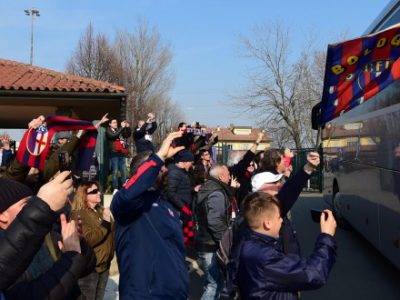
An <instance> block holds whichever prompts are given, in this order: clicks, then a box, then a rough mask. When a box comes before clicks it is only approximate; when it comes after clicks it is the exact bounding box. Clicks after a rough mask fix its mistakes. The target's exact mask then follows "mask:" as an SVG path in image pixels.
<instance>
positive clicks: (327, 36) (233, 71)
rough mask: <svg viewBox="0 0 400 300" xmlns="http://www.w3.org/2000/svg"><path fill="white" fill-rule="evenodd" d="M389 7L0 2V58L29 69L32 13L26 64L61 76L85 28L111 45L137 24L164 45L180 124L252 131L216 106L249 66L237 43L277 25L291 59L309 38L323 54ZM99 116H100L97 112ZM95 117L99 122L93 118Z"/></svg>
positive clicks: (241, 82) (362, 3)
mask: <svg viewBox="0 0 400 300" xmlns="http://www.w3.org/2000/svg"><path fill="white" fill-rule="evenodd" d="M388 2H389V1H383V0H381V1H379V0H353V1H348V0H335V1H324V0H304V1H295V0H290V1H289V0H280V1H272V0H269V1H268V0H246V1H245V0H201V1H200V0H198V1H194V0H121V1H118V0H116V1H104V0H80V1H77V0H68V1H67V0H64V1H61V0H36V1H33V0H31V1H28V0H0V37H1V42H0V57H1V58H5V59H11V60H16V61H20V62H26V63H28V62H29V53H30V52H29V51H30V28H31V27H30V24H31V23H30V18H29V17H27V16H25V14H24V9H28V8H31V7H35V8H37V9H39V11H40V14H41V16H40V17H39V18H38V19H37V20H36V21H35V49H34V64H35V65H38V66H42V67H46V68H49V69H54V70H59V71H64V69H65V64H66V61H67V59H68V58H69V57H70V55H71V53H72V52H73V50H74V49H75V47H76V45H77V42H78V39H79V37H80V36H81V34H82V32H84V30H85V29H86V27H87V25H88V24H89V22H91V23H92V25H93V27H94V29H95V30H96V31H99V32H104V33H106V34H108V35H109V36H110V38H113V36H114V32H115V30H116V29H127V30H133V28H134V26H135V25H136V23H137V18H138V17H141V18H144V19H146V20H147V21H148V23H149V24H150V25H151V26H156V27H157V29H158V30H159V32H160V34H161V36H162V39H163V40H164V41H165V42H168V43H170V44H171V46H172V49H173V53H174V59H173V64H172V68H173V70H174V71H175V74H176V83H175V86H174V88H173V90H172V91H171V98H172V99H173V100H175V101H177V102H178V103H179V104H180V105H181V106H182V109H183V112H184V113H185V115H186V120H185V121H187V122H191V121H194V120H196V121H200V122H201V123H205V124H208V125H210V126H215V125H220V126H226V125H229V124H231V123H233V124H236V125H254V124H253V122H254V118H252V117H250V116H243V115H237V114H235V113H233V112H232V111H231V110H230V109H229V107H226V104H224V103H223V101H225V100H227V98H228V94H229V93H233V92H235V91H238V90H240V89H241V87H244V86H246V80H245V77H244V73H245V70H246V66H248V65H249V64H250V62H249V61H248V60H246V59H244V58H242V57H241V55H240V54H241V51H240V44H239V35H245V36H248V35H250V34H251V31H252V29H253V28H254V26H255V25H257V24H265V23H269V22H276V21H280V22H281V23H283V24H285V25H287V26H288V27H289V28H291V31H292V43H291V48H292V55H293V58H295V57H296V54H297V53H299V52H300V51H301V49H302V47H304V37H305V36H307V32H308V31H310V30H313V31H314V32H315V33H316V34H317V37H318V38H317V42H316V44H317V46H319V48H321V49H325V48H326V46H327V44H328V43H333V42H337V41H336V40H335V39H336V38H337V37H338V36H339V35H340V33H342V32H347V35H348V37H357V36H360V35H362V33H363V32H364V30H365V29H366V28H367V27H368V25H369V24H370V23H371V22H372V21H373V20H374V19H375V17H376V16H377V15H378V14H379V12H380V11H381V10H382V9H383V8H384V7H385V6H386V4H387V3H388ZM101 113H102V112H101ZM101 113H100V114H101Z"/></svg>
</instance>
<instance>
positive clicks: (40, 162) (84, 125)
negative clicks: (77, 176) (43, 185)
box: [17, 116, 97, 171]
mask: <svg viewBox="0 0 400 300" xmlns="http://www.w3.org/2000/svg"><path fill="white" fill-rule="evenodd" d="M80 129H82V130H85V134H84V135H83V136H82V137H81V138H80V142H79V146H78V161H77V162H76V169H77V170H80V171H84V170H89V168H90V163H91V158H92V157H93V152H94V149H95V147H96V138H97V129H96V127H94V125H93V124H92V122H90V121H82V120H76V119H71V118H67V117H62V116H47V117H46V119H45V121H44V123H43V124H42V125H41V126H40V127H39V128H37V129H28V130H27V131H26V132H25V134H24V136H23V137H22V140H21V142H20V146H19V148H18V152H17V160H18V161H19V162H20V163H22V164H24V165H26V166H29V167H34V168H38V169H39V170H43V168H44V164H45V161H46V158H47V155H48V152H49V149H50V142H51V139H52V137H53V136H54V134H55V133H56V132H58V131H69V130H80Z"/></svg>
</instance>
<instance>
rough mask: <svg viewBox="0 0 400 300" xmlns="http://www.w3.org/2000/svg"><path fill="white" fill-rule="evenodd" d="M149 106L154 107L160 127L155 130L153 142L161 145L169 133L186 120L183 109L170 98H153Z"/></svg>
mask: <svg viewBox="0 0 400 300" xmlns="http://www.w3.org/2000/svg"><path fill="white" fill-rule="evenodd" d="M149 106H150V107H152V108H153V112H154V114H155V116H156V119H157V121H158V129H157V130H156V131H155V133H154V135H153V137H154V139H153V142H154V144H156V145H160V144H161V142H162V141H163V140H164V139H165V138H166V136H167V134H168V133H169V132H171V131H174V130H176V129H177V127H178V124H179V122H182V121H183V120H184V117H183V112H182V109H181V108H180V107H179V106H178V105H177V104H176V103H174V102H173V101H172V100H171V99H170V98H167V97H166V98H163V99H162V100H161V101H160V99H152V100H150V101H149Z"/></svg>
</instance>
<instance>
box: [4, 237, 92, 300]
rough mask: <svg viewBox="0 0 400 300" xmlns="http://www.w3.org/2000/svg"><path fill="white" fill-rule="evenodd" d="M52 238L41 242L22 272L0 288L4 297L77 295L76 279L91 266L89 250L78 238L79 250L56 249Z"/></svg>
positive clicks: (58, 299)
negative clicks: (7, 284) (6, 286)
mask: <svg viewBox="0 0 400 300" xmlns="http://www.w3.org/2000/svg"><path fill="white" fill-rule="evenodd" d="M55 242H56V241H52V240H51V241H50V242H49V243H46V244H44V245H43V247H42V248H41V250H40V251H39V252H38V253H37V254H36V255H35V257H34V259H33V261H32V263H31V264H30V266H29V267H28V269H27V270H26V271H25V272H24V274H23V275H22V276H21V277H20V278H19V279H18V280H17V282H16V283H15V284H14V285H13V286H11V287H10V288H9V289H8V290H7V291H5V292H4V294H5V297H6V299H7V300H41V299H49V300H52V299H54V300H63V299H68V300H72V299H76V298H77V297H78V296H79V295H80V290H79V286H78V279H79V278H82V277H84V276H86V275H88V274H90V273H91V272H92V271H93V269H94V267H95V263H96V258H95V256H94V253H93V250H92V249H91V248H90V247H89V246H88V245H87V244H86V242H85V241H84V240H82V241H81V253H78V252H75V251H67V252H63V253H59V251H58V249H57V248H56V244H55ZM53 243H54V244H53ZM51 244H53V245H52V246H51ZM50 247H52V249H53V253H52V251H51V250H48V249H50ZM53 255H55V257H53Z"/></svg>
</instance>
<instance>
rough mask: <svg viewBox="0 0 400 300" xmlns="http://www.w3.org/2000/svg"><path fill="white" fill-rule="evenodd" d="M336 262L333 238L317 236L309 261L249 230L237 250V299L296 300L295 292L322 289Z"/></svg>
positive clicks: (277, 242)
mask: <svg viewBox="0 0 400 300" xmlns="http://www.w3.org/2000/svg"><path fill="white" fill-rule="evenodd" d="M335 261H336V242H335V239H334V238H333V237H332V236H330V235H328V234H324V233H321V234H320V235H319V236H318V238H317V241H316V243H315V248H314V251H313V253H312V254H311V256H310V257H309V258H301V257H300V256H299V255H296V254H285V253H284V252H283V250H282V247H281V243H280V242H279V240H277V239H276V238H274V237H271V236H268V235H264V234H261V233H257V232H254V231H251V232H249V233H248V235H247V236H246V238H245V240H244V242H243V244H242V248H241V250H240V260H239V271H238V277H237V282H238V284H239V291H240V296H241V299H243V300H250V299H276V300H295V299H298V294H297V292H298V291H302V290H313V289H317V288H319V287H321V286H323V285H324V284H325V283H326V281H327V279H328V275H329V273H330V271H331V270H332V267H333V265H334V263H335Z"/></svg>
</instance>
